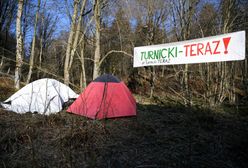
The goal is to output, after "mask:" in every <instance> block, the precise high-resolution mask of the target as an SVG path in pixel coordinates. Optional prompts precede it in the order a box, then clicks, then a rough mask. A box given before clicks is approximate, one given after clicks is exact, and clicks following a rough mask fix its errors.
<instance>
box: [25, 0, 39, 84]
mask: <svg viewBox="0 0 248 168" xmlns="http://www.w3.org/2000/svg"><path fill="white" fill-rule="evenodd" d="M39 10H40V0H38V8H37V11H36V15H35V23H34V34H33V41H32V49H31V55H30V60H29V71H28V76H27V81H26V84H28V83H29V82H30V79H31V75H32V71H33V66H34V54H35V42H36V29H37V22H38V16H39Z"/></svg>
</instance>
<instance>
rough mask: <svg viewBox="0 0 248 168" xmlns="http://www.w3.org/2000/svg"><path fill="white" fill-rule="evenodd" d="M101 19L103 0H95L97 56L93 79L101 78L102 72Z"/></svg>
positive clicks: (95, 57)
mask: <svg viewBox="0 0 248 168" xmlns="http://www.w3.org/2000/svg"><path fill="white" fill-rule="evenodd" d="M100 17H101V0H95V4H94V18H95V24H96V33H95V40H96V41H95V55H94V69H93V79H95V78H96V77H98V76H99V73H100V72H99V71H100V65H99V62H100V58H101V53H100V35H101V25H100Z"/></svg>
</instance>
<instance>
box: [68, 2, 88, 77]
mask: <svg viewBox="0 0 248 168" xmlns="http://www.w3.org/2000/svg"><path fill="white" fill-rule="evenodd" d="M85 4H86V0H84V1H83V2H82V4H81V8H80V14H79V18H78V22H77V28H76V32H75V37H74V41H73V45H72V50H71V55H70V61H69V67H68V70H69V73H70V69H71V66H72V62H73V58H74V56H75V52H76V49H77V46H78V39H79V35H80V30H81V24H82V23H81V22H82V16H83V12H84V8H85ZM83 36H84V35H83Z"/></svg>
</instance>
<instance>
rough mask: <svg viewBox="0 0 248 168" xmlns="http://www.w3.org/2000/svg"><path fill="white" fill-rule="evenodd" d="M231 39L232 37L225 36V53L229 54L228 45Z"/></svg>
mask: <svg viewBox="0 0 248 168" xmlns="http://www.w3.org/2000/svg"><path fill="white" fill-rule="evenodd" d="M230 40H231V37H227V38H223V42H224V46H225V51H224V53H225V54H228V51H227V47H228V44H229V42H230Z"/></svg>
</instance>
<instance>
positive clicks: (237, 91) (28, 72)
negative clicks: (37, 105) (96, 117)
mask: <svg viewBox="0 0 248 168" xmlns="http://www.w3.org/2000/svg"><path fill="white" fill-rule="evenodd" d="M247 29H248V1H247V0H215V1H214V0H212V1H207V0H74V1H73V0H1V1H0V74H1V75H5V76H6V75H7V76H10V77H13V78H14V81H15V88H17V89H18V88H20V87H21V86H22V85H20V83H21V84H25V83H29V82H31V81H33V80H36V79H39V78H44V77H50V78H55V79H58V80H60V81H64V83H65V84H67V85H70V86H71V87H72V88H74V89H75V90H78V91H82V90H83V89H84V88H85V87H86V85H87V84H88V83H89V82H90V81H92V80H93V79H94V78H96V77H97V76H99V75H101V74H103V73H110V74H113V75H116V76H117V77H119V78H120V79H122V80H123V81H124V82H125V83H126V84H127V85H128V87H129V88H130V89H131V91H132V92H133V93H137V94H142V95H145V96H149V97H151V98H154V99H159V101H163V100H170V101H172V102H177V103H181V104H184V105H196V104H205V105H210V106H215V105H221V104H232V105H240V104H245V103H247V102H248V97H247V95H248V67H247V66H248V65H247V57H246V59H245V60H244V61H231V62H221V63H204V64H193V65H174V66H173V65H170V66H152V67H142V68H133V67H132V66H133V65H132V64H133V56H132V55H133V48H134V47H137V46H144V45H152V44H162V43H169V42H176V41H183V40H188V39H195V38H201V37H207V36H213V35H218V34H223V33H229V32H235V31H239V30H247ZM246 34H247V33H246ZM246 36H247V35H246ZM246 46H247V42H246ZM246 48H247V47H246ZM246 51H247V49H246Z"/></svg>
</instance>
